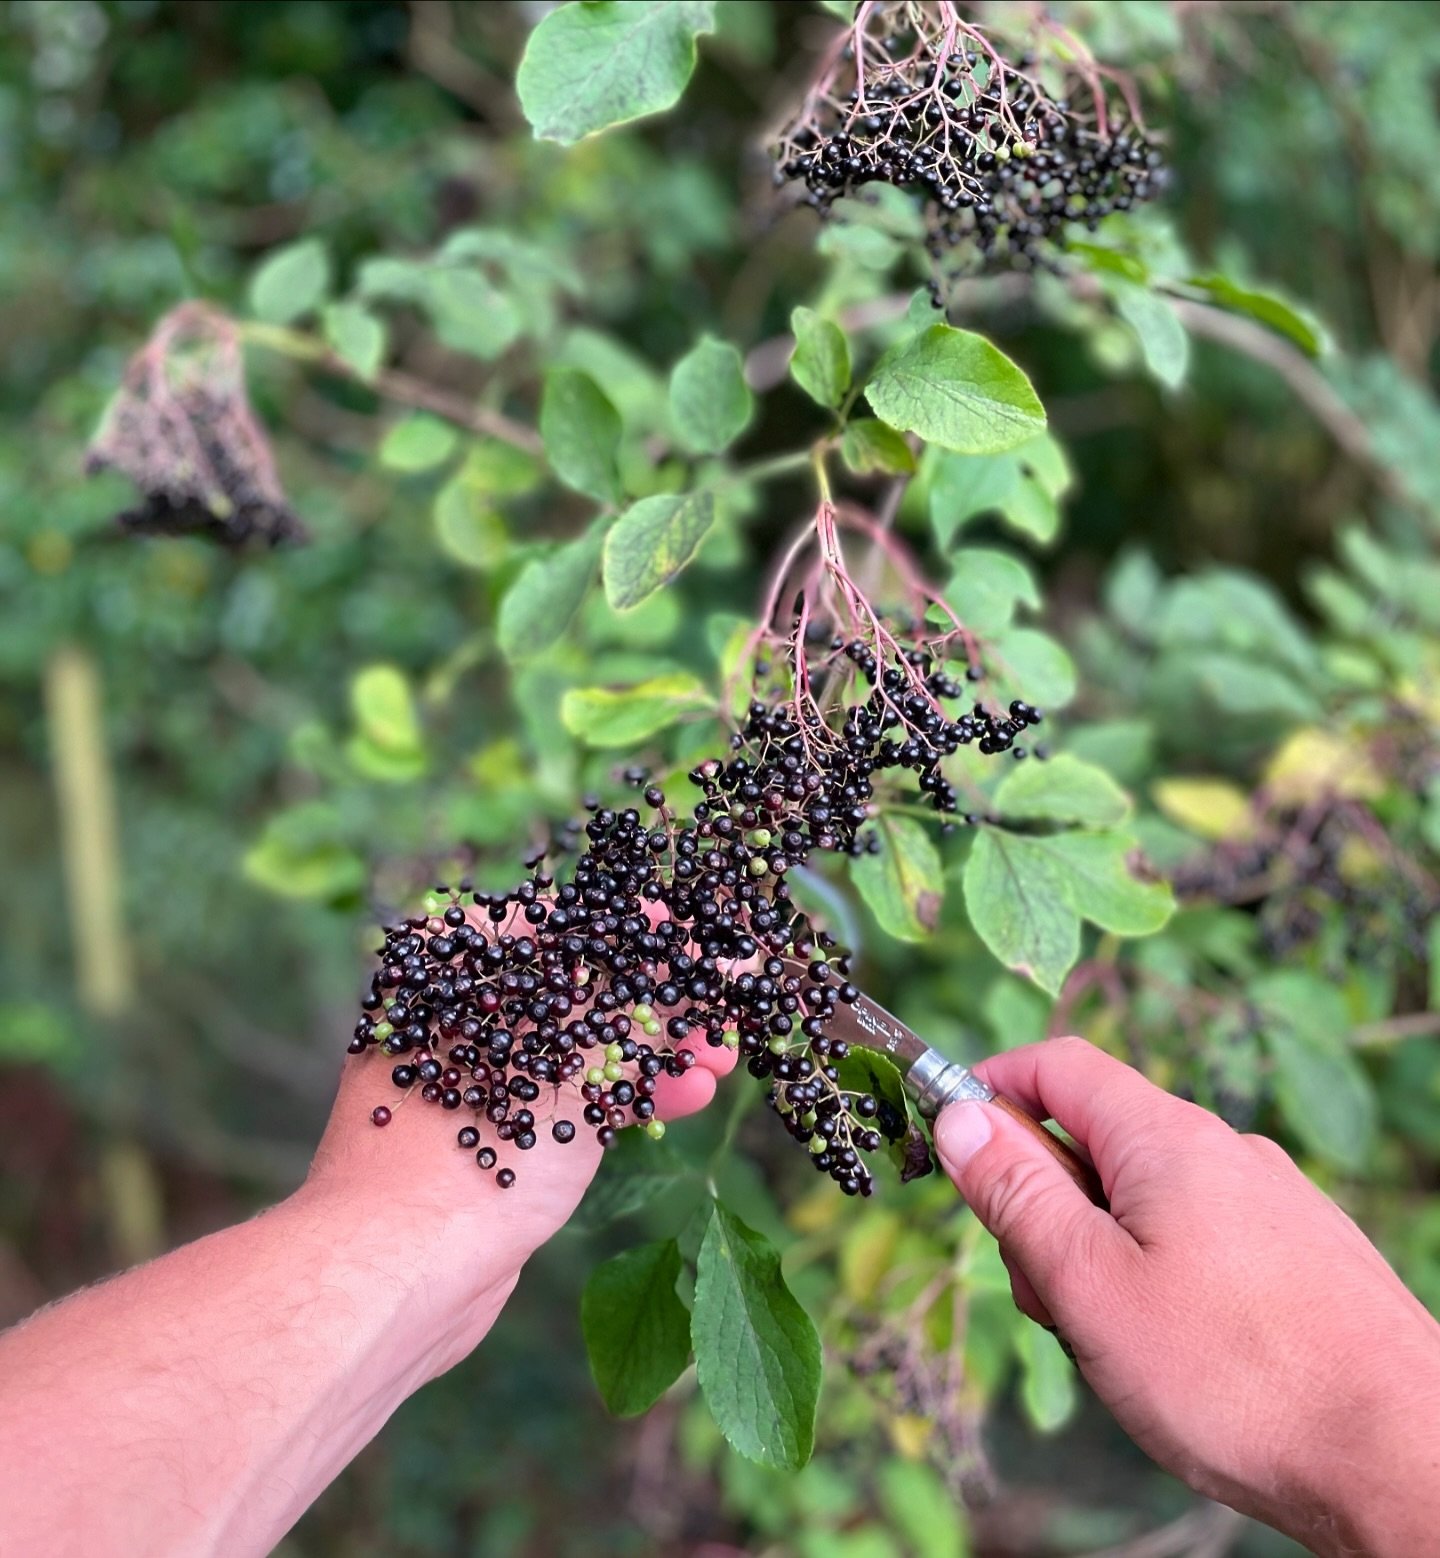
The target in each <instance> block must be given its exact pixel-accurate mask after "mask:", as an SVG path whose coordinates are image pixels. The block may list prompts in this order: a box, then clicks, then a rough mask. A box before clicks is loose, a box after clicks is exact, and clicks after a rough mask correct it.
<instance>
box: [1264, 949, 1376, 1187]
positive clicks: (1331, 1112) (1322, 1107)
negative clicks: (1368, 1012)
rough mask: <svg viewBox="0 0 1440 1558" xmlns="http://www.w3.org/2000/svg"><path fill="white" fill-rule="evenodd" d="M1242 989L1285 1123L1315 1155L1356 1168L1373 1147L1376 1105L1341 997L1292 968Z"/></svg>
mask: <svg viewBox="0 0 1440 1558" xmlns="http://www.w3.org/2000/svg"><path fill="white" fill-rule="evenodd" d="M1249 993H1250V998H1251V999H1252V1000H1253V1001H1254V1002H1255V1004H1256V1005H1257V1006H1258V1007H1259V1008H1260V1011H1261V1013H1262V1015H1263V1016H1264V1019H1265V1026H1264V1028H1263V1030H1262V1037H1263V1039H1264V1043H1265V1047H1266V1049H1267V1051H1268V1052H1269V1055H1270V1059H1271V1062H1272V1063H1273V1065H1274V1068H1275V1074H1274V1085H1275V1100H1276V1102H1277V1104H1278V1105H1279V1106H1280V1112H1281V1114H1282V1115H1283V1116H1284V1118H1285V1123H1286V1125H1288V1126H1289V1128H1290V1129H1291V1130H1292V1131H1294V1133H1295V1135H1296V1136H1297V1137H1298V1138H1299V1140H1300V1141H1301V1142H1302V1143H1303V1144H1304V1146H1305V1147H1306V1149H1307V1150H1308V1151H1310V1152H1313V1153H1314V1154H1315V1155H1316V1157H1318V1158H1322V1159H1324V1160H1325V1161H1326V1162H1327V1163H1332V1164H1334V1165H1335V1166H1336V1167H1337V1168H1340V1169H1344V1170H1346V1171H1347V1172H1350V1173H1358V1172H1359V1171H1360V1170H1361V1169H1363V1168H1364V1166H1365V1164H1366V1162H1367V1161H1368V1159H1369V1157H1370V1153H1371V1151H1372V1149H1373V1148H1374V1145H1375V1130H1376V1117H1377V1109H1376V1103H1375V1092H1374V1089H1373V1087H1372V1086H1371V1084H1370V1078H1369V1077H1368V1076H1367V1075H1366V1073H1365V1070H1364V1068H1363V1067H1362V1066H1361V1065H1360V1063H1359V1061H1358V1060H1356V1058H1355V1056H1354V1054H1353V1053H1352V1052H1351V1049H1350V1014H1349V1012H1348V1011H1347V1010H1346V1007H1345V999H1344V996H1343V995H1342V994H1341V992H1340V991H1339V990H1338V989H1337V988H1336V987H1335V986H1334V985H1331V984H1329V983H1327V981H1325V980H1324V979H1321V978H1319V977H1317V976H1316V975H1313V974H1307V973H1302V972H1300V971H1299V970H1286V971H1285V972H1283V973H1278V974H1269V975H1266V976H1265V977H1264V978H1263V979H1259V980H1256V981H1255V982H1254V983H1253V984H1252V985H1251V986H1250V991H1249Z"/></svg>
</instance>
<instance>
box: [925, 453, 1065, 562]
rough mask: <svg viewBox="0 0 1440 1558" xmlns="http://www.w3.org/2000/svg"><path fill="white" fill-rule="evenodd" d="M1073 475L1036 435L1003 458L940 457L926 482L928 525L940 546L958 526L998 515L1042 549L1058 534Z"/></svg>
mask: <svg viewBox="0 0 1440 1558" xmlns="http://www.w3.org/2000/svg"><path fill="white" fill-rule="evenodd" d="M1072 480H1073V478H1072V476H1071V472H1070V464H1069V461H1068V460H1066V458H1065V451H1064V450H1063V449H1062V448H1061V447H1060V445H1059V444H1058V443H1057V442H1056V440H1055V439H1054V438H1053V437H1052V436H1051V435H1050V434H1049V433H1041V434H1040V435H1039V437H1038V438H1031V439H1029V440H1027V441H1026V442H1025V443H1023V444H1019V445H1017V446H1016V447H1015V448H1014V449H1011V450H1007V451H1006V452H1005V453H1004V454H991V455H953V454H947V455H942V456H940V458H939V460H938V461H937V464H936V468H935V476H934V479H933V480H932V482H931V483H930V523H931V525H932V526H933V528H934V531H935V537H936V539H937V540H938V541H939V543H940V545H941V547H942V548H943V547H949V546H950V545H951V544H952V543H953V541H954V539H955V534H956V532H957V531H958V530H959V529H960V528H961V526H962V525H966V524H968V523H969V522H970V521H971V520H972V519H975V518H978V517H979V516H980V515H982V514H990V513H997V514H999V515H1000V517H1001V518H1002V519H1003V520H1004V521H1005V523H1006V524H1007V525H1008V526H1009V527H1010V528H1011V529H1012V530H1018V531H1019V532H1020V533H1021V534H1022V535H1025V536H1029V537H1030V538H1031V540H1033V541H1035V542H1037V543H1038V544H1039V545H1041V546H1047V545H1048V544H1049V543H1050V542H1051V541H1053V540H1054V539H1055V537H1056V535H1058V534H1059V531H1060V499H1061V498H1062V497H1064V495H1065V494H1066V492H1068V491H1069V489H1070V486H1071V483H1072Z"/></svg>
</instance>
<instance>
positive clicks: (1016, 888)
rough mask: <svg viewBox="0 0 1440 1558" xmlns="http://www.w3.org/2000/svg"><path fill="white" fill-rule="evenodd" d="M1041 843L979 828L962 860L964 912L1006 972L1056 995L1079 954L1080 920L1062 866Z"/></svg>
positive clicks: (1017, 835)
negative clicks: (1071, 901)
mask: <svg viewBox="0 0 1440 1558" xmlns="http://www.w3.org/2000/svg"><path fill="white" fill-rule="evenodd" d="M1041 844H1042V841H1041V840H1039V839H1032V838H1027V837H1023V836H1021V835H1019V834H1013V833H1001V832H1000V831H998V830H996V829H991V828H985V829H982V831H981V832H980V835H979V837H978V838H976V840H975V843H974V845H973V846H972V847H971V850H970V858H969V860H967V861H966V862H965V876H964V891H965V909H966V912H967V914H968V915H969V917H970V924H971V925H972V926H973V927H974V930H975V933H976V934H977V935H978V936H979V937H980V939H981V940H982V941H983V942H984V943H985V945H986V946H987V947H989V949H990V950H991V951H992V952H993V953H994V954H995V956H996V957H997V958H999V959H1000V961H1001V962H1002V963H1003V964H1004V965H1005V966H1006V968H1011V969H1014V970H1015V971H1016V972H1017V973H1020V974H1024V975H1025V976H1026V977H1027V978H1029V979H1032V980H1034V982H1035V983H1036V984H1037V985H1039V986H1040V988H1041V989H1042V990H1048V991H1049V992H1050V994H1051V995H1058V994H1059V993H1060V986H1061V985H1062V984H1063V983H1064V982H1065V976H1066V974H1068V973H1069V972H1070V970H1071V968H1072V967H1074V964H1075V960H1076V958H1078V957H1079V956H1080V920H1079V917H1078V916H1077V915H1076V913H1075V911H1074V910H1073V909H1072V908H1071V907H1070V903H1069V899H1068V896H1067V886H1068V884H1067V880H1066V876H1065V872H1064V869H1063V867H1062V866H1061V865H1060V863H1059V862H1058V861H1056V860H1055V859H1054V857H1053V856H1052V855H1051V854H1050V853H1049V852H1048V851H1046V850H1045V849H1044V848H1042V847H1041Z"/></svg>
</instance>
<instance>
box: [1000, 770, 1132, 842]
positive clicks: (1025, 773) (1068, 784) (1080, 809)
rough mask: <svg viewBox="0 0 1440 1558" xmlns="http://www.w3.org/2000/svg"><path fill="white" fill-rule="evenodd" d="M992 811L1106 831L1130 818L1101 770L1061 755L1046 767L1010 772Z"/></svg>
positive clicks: (1117, 790)
mask: <svg viewBox="0 0 1440 1558" xmlns="http://www.w3.org/2000/svg"><path fill="white" fill-rule="evenodd" d="M995 809H996V810H997V811H998V812H999V813H1000V814H1001V815H1002V816H1003V817H1014V818H1022V817H1039V818H1045V819H1048V820H1049V821H1052V822H1070V823H1077V824H1079V825H1081V826H1083V827H1091V828H1109V827H1114V826H1115V825H1116V824H1117V823H1121V822H1124V821H1125V819H1126V818H1127V817H1128V816H1129V815H1130V801H1129V798H1128V797H1127V796H1126V794H1125V792H1124V791H1123V790H1122V789H1121V788H1120V786H1119V785H1118V784H1116V783H1115V781H1114V780H1113V779H1112V778H1111V777H1110V775H1109V774H1107V773H1106V772H1105V770H1104V769H1103V768H1096V767H1095V766H1094V765H1093V764H1091V763H1082V762H1081V761H1080V759H1079V758H1078V757H1073V756H1071V755H1070V753H1068V752H1062V753H1061V754H1060V755H1059V756H1058V757H1052V758H1050V759H1049V761H1048V762H1044V763H1035V762H1030V763H1023V764H1021V765H1020V766H1019V767H1018V768H1012V769H1011V770H1010V773H1009V776H1008V777H1007V778H1006V779H1005V780H1004V781H1003V782H1002V783H1001V785H1000V788H999V789H998V790H996V792H995Z"/></svg>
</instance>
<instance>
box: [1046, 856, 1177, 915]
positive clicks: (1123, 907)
mask: <svg viewBox="0 0 1440 1558" xmlns="http://www.w3.org/2000/svg"><path fill="white" fill-rule="evenodd" d="M1036 842H1037V843H1038V844H1039V845H1040V846H1041V847H1042V848H1043V849H1046V850H1048V851H1050V853H1051V854H1052V855H1053V856H1054V857H1055V859H1056V860H1058V862H1059V863H1060V866H1061V869H1062V870H1063V871H1064V873H1065V878H1066V897H1067V899H1068V901H1069V903H1070V907H1071V908H1072V909H1073V910H1074V911H1075V912H1076V914H1078V915H1079V916H1080V917H1081V919H1085V920H1089V921H1090V922H1091V923H1092V924H1094V925H1098V926H1100V927H1101V928H1102V929H1103V930H1108V931H1113V932H1114V933H1115V934H1116V935H1117V936H1148V935H1150V934H1151V933H1152V932H1153V931H1157V930H1159V929H1160V927H1161V926H1162V925H1164V924H1165V922H1166V921H1167V920H1168V919H1169V918H1170V916H1171V915H1172V914H1173V913H1174V912H1175V900H1174V899H1173V898H1172V897H1171V894H1170V888H1169V886H1168V885H1167V884H1165V883H1164V882H1142V881H1140V880H1139V879H1138V878H1137V877H1134V876H1132V875H1131V874H1130V868H1129V866H1128V865H1127V864H1126V856H1127V854H1128V853H1129V851H1130V847H1131V841H1130V839H1129V838H1128V837H1126V836H1125V835H1124V834H1121V833H1058V834H1055V835H1054V836H1053V837H1051V838H1044V839H1039V840H1037V841H1036Z"/></svg>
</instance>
